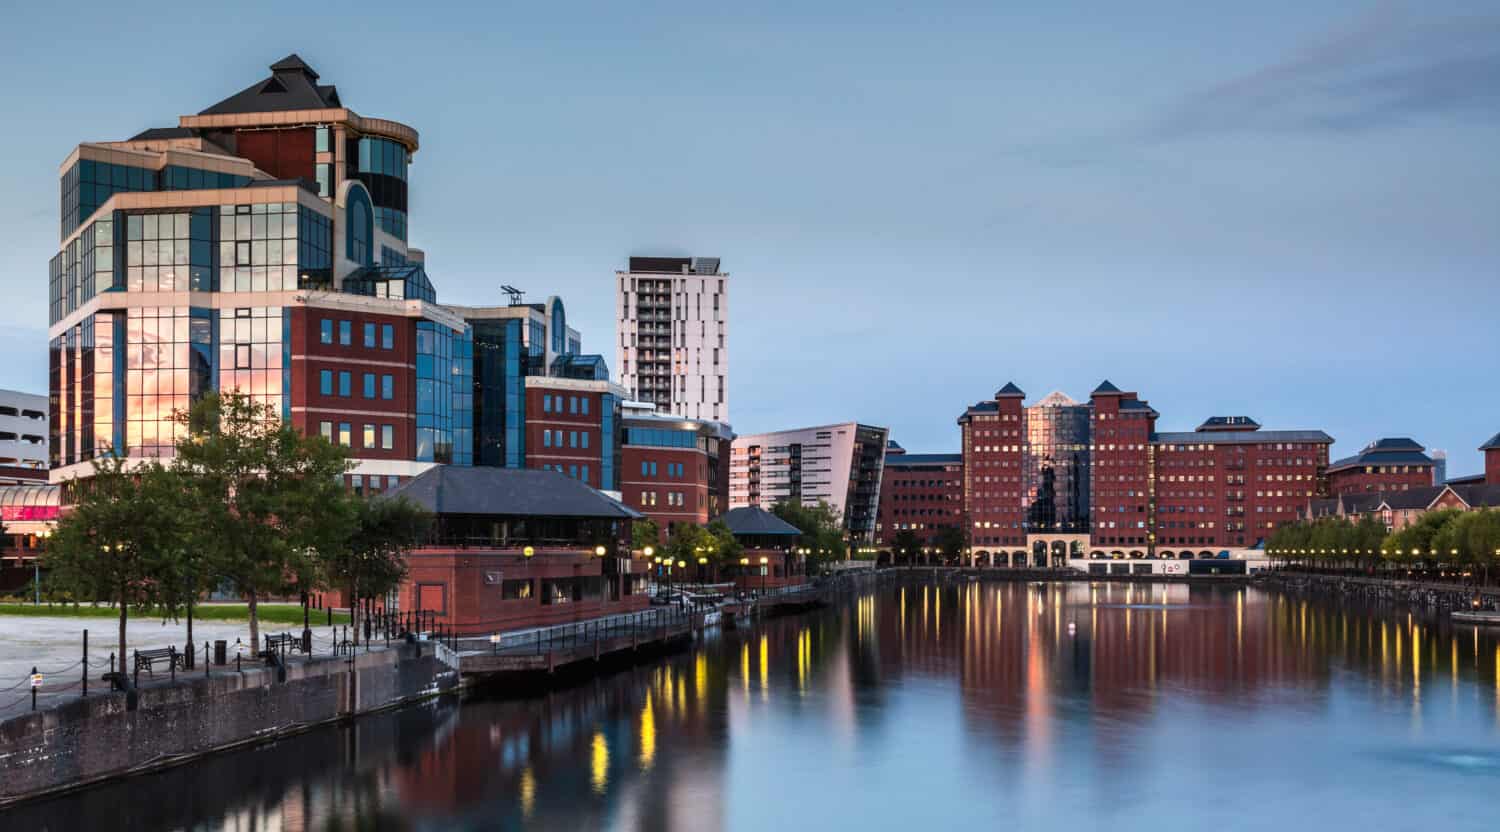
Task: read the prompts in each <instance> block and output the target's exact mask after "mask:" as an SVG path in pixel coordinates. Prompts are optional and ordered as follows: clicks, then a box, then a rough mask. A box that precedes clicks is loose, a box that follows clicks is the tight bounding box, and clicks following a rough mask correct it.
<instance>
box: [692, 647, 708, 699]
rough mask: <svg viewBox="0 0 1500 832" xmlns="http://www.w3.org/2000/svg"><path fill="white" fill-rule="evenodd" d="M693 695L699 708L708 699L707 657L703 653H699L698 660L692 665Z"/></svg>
mask: <svg viewBox="0 0 1500 832" xmlns="http://www.w3.org/2000/svg"><path fill="white" fill-rule="evenodd" d="M693 693H694V694H695V695H696V696H697V698H698V704H699V705H700V706H701V705H702V704H703V703H704V701H705V700H706V699H707V698H708V656H706V655H704V654H703V653H699V654H698V660H697V661H696V662H694V663H693Z"/></svg>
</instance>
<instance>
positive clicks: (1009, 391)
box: [995, 381, 1026, 399]
mask: <svg viewBox="0 0 1500 832" xmlns="http://www.w3.org/2000/svg"><path fill="white" fill-rule="evenodd" d="M1010 396H1020V397H1021V398H1023V399H1024V398H1026V393H1025V392H1023V391H1022V390H1021V388H1019V387H1017V386H1016V383H1015V382H1014V381H1007V382H1005V386H1004V387H1001V388H1000V389H999V391H997V392H996V393H995V398H997V399H1003V398H1007V397H1010Z"/></svg>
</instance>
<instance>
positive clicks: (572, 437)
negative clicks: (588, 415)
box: [568, 430, 578, 448]
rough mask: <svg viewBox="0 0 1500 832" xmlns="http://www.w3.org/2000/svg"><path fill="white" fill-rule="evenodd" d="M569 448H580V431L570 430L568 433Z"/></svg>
mask: <svg viewBox="0 0 1500 832" xmlns="http://www.w3.org/2000/svg"><path fill="white" fill-rule="evenodd" d="M568 447H569V448H576V447H578V431H576V430H570V431H568Z"/></svg>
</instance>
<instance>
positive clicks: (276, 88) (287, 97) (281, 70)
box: [198, 54, 343, 116]
mask: <svg viewBox="0 0 1500 832" xmlns="http://www.w3.org/2000/svg"><path fill="white" fill-rule="evenodd" d="M317 81H318V73H316V72H314V71H313V68H312V67H310V66H308V65H307V62H306V61H303V60H302V59H301V58H300V57H298V56H297V55H295V54H292V55H288V56H286V57H285V58H282V59H281V60H279V61H277V62H276V63H274V64H271V77H269V78H265V79H262V80H260V81H257V82H255V83H254V84H251V85H250V86H248V87H246V88H244V89H243V90H240V91H239V92H237V93H235V94H234V95H231V96H229V97H228V98H226V99H224V100H223V101H220V102H219V103H217V104H215V105H213V106H212V107H209V108H208V109H206V110H203V111H202V112H200V113H198V115H200V116H211V115H225V114H230V113H275V112H282V111H286V110H323V109H329V108H335V107H342V106H343V105H342V104H340V103H339V92H338V89H337V88H336V87H334V86H332V85H320V84H318V83H317Z"/></svg>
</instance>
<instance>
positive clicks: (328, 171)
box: [313, 162, 333, 197]
mask: <svg viewBox="0 0 1500 832" xmlns="http://www.w3.org/2000/svg"><path fill="white" fill-rule="evenodd" d="M313 177H314V178H315V179H316V180H317V182H318V196H323V197H327V196H333V165H330V164H328V163H326V162H322V163H319V164H317V165H314V166H313Z"/></svg>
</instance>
